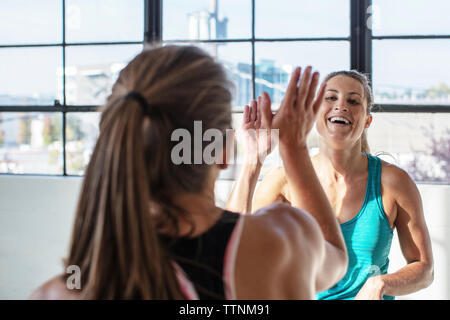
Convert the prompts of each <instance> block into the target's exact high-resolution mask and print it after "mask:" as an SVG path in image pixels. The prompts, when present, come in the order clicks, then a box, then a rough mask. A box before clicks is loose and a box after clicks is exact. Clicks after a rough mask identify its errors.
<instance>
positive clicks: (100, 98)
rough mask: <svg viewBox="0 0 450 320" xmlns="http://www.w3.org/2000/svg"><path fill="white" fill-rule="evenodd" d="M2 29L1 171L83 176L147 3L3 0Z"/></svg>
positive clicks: (140, 34) (136, 43)
mask: <svg viewBox="0 0 450 320" xmlns="http://www.w3.org/2000/svg"><path fill="white" fill-rule="evenodd" d="M99 13H100V14H99ZM0 31H1V32H0V70H1V73H0V173H15V174H22V173H23V174H56V175H71V174H74V175H80V174H83V172H84V169H85V167H86V165H87V163H88V161H89V156H90V154H91V152H92V149H93V147H94V145H95V140H96V137H97V135H98V122H99V115H98V112H95V111H96V108H97V106H99V105H102V104H103V103H104V102H105V101H106V97H107V96H108V95H109V93H110V91H111V87H112V85H113V83H114V81H115V80H116V78H117V75H118V72H119V71H120V70H121V69H122V68H123V67H124V66H125V65H126V63H127V62H128V61H130V60H131V59H132V58H133V57H134V56H135V55H136V54H138V53H139V52H140V51H141V50H142V48H143V41H144V1H143V0H108V1H102V0H41V1H29V0H3V1H1V3H0Z"/></svg>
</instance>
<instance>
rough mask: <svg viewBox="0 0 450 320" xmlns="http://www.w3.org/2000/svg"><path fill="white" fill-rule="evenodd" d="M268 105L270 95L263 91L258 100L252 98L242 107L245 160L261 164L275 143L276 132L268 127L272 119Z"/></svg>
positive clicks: (269, 104)
mask: <svg viewBox="0 0 450 320" xmlns="http://www.w3.org/2000/svg"><path fill="white" fill-rule="evenodd" d="M270 106H271V101H270V97H269V95H268V94H267V93H266V92H263V94H262V97H261V96H259V97H258V100H252V101H251V103H250V104H249V105H246V106H245V107H244V117H243V121H242V131H243V133H244V148H245V150H244V154H245V160H246V161H247V162H250V163H259V164H262V162H263V161H264V159H265V158H266V156H267V155H269V154H270V153H271V152H272V150H273V149H274V147H275V145H276V142H277V134H276V133H274V132H273V131H272V130H271V127H270V123H271V120H272V112H271V111H270ZM267 110H268V111H269V112H267Z"/></svg>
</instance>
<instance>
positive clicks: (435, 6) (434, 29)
mask: <svg viewBox="0 0 450 320" xmlns="http://www.w3.org/2000/svg"><path fill="white" fill-rule="evenodd" d="M449 11H450V2H449V1H448V0H427V1H425V0H394V1H392V0H373V10H372V23H373V25H372V31H373V34H374V35H415V34H422V35H423V34H450V20H449V19H448V12H449Z"/></svg>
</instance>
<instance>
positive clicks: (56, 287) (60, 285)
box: [28, 275, 78, 300]
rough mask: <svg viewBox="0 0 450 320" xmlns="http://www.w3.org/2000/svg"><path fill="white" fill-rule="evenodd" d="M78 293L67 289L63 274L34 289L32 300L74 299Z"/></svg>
mask: <svg viewBox="0 0 450 320" xmlns="http://www.w3.org/2000/svg"><path fill="white" fill-rule="evenodd" d="M77 297H78V294H77V293H76V292H72V291H70V290H68V289H67V287H66V285H65V282H64V279H63V276H62V275H59V276H56V277H54V278H52V279H50V280H48V281H47V282H45V283H44V284H42V285H41V286H40V287H39V288H37V289H36V290H34V291H33V292H32V293H31V295H30V297H29V298H28V299H30V300H73V299H77Z"/></svg>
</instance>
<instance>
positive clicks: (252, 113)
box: [250, 100, 257, 122]
mask: <svg viewBox="0 0 450 320" xmlns="http://www.w3.org/2000/svg"><path fill="white" fill-rule="evenodd" d="M256 109H257V105H256V100H252V101H251V102H250V121H251V122H255V121H256V116H257V114H256V113H257V110H256Z"/></svg>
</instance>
